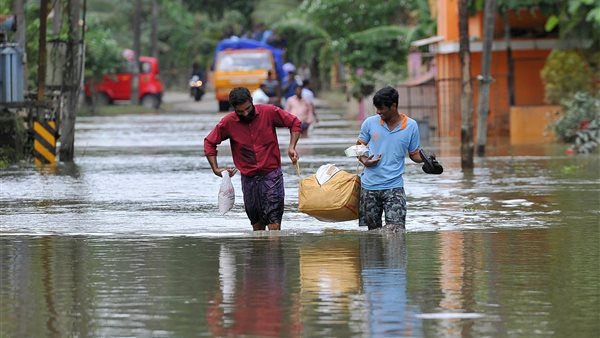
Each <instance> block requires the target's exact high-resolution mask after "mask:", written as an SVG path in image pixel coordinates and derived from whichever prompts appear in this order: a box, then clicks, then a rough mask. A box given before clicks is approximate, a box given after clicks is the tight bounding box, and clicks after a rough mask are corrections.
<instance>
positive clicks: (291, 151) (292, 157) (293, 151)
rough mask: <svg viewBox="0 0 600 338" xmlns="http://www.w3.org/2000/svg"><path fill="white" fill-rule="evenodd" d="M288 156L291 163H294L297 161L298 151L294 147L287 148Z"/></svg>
mask: <svg viewBox="0 0 600 338" xmlns="http://www.w3.org/2000/svg"><path fill="white" fill-rule="evenodd" d="M288 156H289V157H290V160H292V164H296V162H298V152H296V149H294V148H288Z"/></svg>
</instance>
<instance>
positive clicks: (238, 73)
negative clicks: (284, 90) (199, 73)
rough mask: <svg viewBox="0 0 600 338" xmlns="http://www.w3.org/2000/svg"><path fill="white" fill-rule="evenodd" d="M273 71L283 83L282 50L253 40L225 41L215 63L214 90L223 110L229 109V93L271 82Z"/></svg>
mask: <svg viewBox="0 0 600 338" xmlns="http://www.w3.org/2000/svg"><path fill="white" fill-rule="evenodd" d="M269 71H271V73H272V74H273V76H276V77H277V79H279V81H280V82H281V80H282V78H283V76H284V73H283V50H282V49H279V48H275V47H273V46H271V45H268V44H265V43H261V42H260V41H256V40H252V39H245V38H235V37H234V38H229V39H224V40H221V41H220V42H219V43H218V44H217V47H216V50H215V57H214V60H213V87H214V91H215V97H216V99H217V102H218V103H219V111H220V112H222V111H227V110H228V109H229V92H230V91H231V90H232V89H233V88H235V87H246V88H248V89H249V90H250V92H252V91H254V90H255V89H257V88H258V87H259V86H260V84H261V83H262V82H263V81H265V80H266V79H267V76H268V72H269Z"/></svg>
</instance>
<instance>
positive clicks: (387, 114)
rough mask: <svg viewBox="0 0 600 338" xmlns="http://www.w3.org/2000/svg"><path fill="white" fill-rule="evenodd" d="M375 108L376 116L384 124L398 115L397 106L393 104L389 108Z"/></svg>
mask: <svg viewBox="0 0 600 338" xmlns="http://www.w3.org/2000/svg"><path fill="white" fill-rule="evenodd" d="M375 108H377V114H379V116H380V117H381V119H382V120H383V121H384V122H388V121H390V119H392V118H394V117H395V116H396V115H398V106H397V105H396V104H395V103H392V106H391V107H386V106H385V105H384V106H381V107H375Z"/></svg>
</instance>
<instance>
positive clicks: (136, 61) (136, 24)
mask: <svg viewBox="0 0 600 338" xmlns="http://www.w3.org/2000/svg"><path fill="white" fill-rule="evenodd" d="M141 7H142V1H141V0H135V5H134V9H133V10H134V13H133V52H134V54H135V55H134V57H133V65H132V68H133V69H132V70H131V104H132V105H137V104H138V103H139V88H138V86H139V80H138V78H139V75H140V34H141V28H140V25H141V18H140V17H141V10H142V9H141Z"/></svg>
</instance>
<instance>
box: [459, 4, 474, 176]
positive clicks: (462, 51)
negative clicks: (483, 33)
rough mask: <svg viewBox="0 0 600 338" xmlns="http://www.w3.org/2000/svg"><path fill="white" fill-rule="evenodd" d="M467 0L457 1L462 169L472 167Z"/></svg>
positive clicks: (471, 105) (471, 111)
mask: <svg viewBox="0 0 600 338" xmlns="http://www.w3.org/2000/svg"><path fill="white" fill-rule="evenodd" d="M468 20H469V11H468V0H459V2H458V32H459V36H460V37H459V39H460V40H459V55H460V67H461V87H462V90H461V95H460V109H461V130H460V164H461V167H462V169H463V170H472V169H473V103H472V102H473V90H472V89H471V70H470V69H471V55H470V48H469V21H468Z"/></svg>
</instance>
